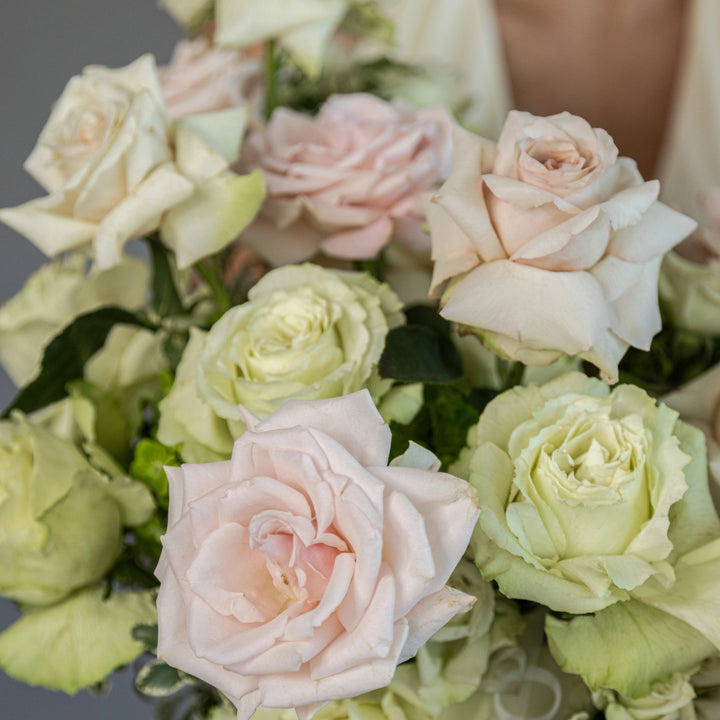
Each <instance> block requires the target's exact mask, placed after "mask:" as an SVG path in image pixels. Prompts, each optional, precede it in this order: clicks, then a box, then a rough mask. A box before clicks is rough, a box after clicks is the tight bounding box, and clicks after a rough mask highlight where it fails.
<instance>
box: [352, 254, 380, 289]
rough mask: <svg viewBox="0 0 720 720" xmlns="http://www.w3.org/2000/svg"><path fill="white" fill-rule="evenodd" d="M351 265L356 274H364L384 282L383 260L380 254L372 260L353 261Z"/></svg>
mask: <svg viewBox="0 0 720 720" xmlns="http://www.w3.org/2000/svg"><path fill="white" fill-rule="evenodd" d="M353 265H354V267H355V270H357V271H358V272H366V273H369V274H370V275H372V276H373V277H374V278H375V279H376V280H379V281H380V282H384V281H385V258H384V254H383V253H382V252H381V253H380V254H379V255H378V256H377V257H376V258H373V259H372V260H355V262H354V263H353Z"/></svg>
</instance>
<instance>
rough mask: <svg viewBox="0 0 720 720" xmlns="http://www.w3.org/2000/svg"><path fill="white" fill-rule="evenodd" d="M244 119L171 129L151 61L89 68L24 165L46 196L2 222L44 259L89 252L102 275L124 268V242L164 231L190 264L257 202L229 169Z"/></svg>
mask: <svg viewBox="0 0 720 720" xmlns="http://www.w3.org/2000/svg"><path fill="white" fill-rule="evenodd" d="M244 112H245V111H244V110H242V109H240V110H226V111H224V113H211V114H206V115H202V116H193V117H192V118H188V119H187V120H186V121H183V122H181V123H179V124H177V125H176V126H173V127H171V126H170V121H169V118H168V115H167V110H166V108H165V104H164V101H163V97H162V91H161V88H160V83H159V81H158V77H157V71H156V69H155V61H154V59H153V58H152V56H150V55H144V56H143V57H141V58H139V59H138V60H136V61H135V62H133V63H132V64H130V65H128V66H127V67H125V68H120V69H118V70H110V69H108V68H104V67H97V66H91V67H87V68H85V70H84V71H83V74H82V75H79V76H76V77H74V78H72V79H71V80H70V82H69V83H68V85H67V87H66V88H65V90H64V92H63V93H62V95H61V97H60V99H59V100H58V101H57V103H56V104H55V106H54V108H53V111H52V113H51V115H50V118H49V120H48V121H47V123H46V125H45V127H44V128H43V130H42V133H41V134H40V138H39V140H38V144H37V146H36V147H35V149H34V150H33V152H32V153H31V155H30V157H29V158H28V160H27V162H26V164H25V167H26V169H27V170H28V172H29V173H30V174H31V175H32V176H33V177H34V178H35V179H36V180H37V181H38V182H39V183H40V184H41V185H42V186H43V187H44V188H45V189H46V190H47V191H48V192H49V193H50V194H49V195H48V196H47V197H44V198H40V199H38V200H33V201H31V202H28V203H25V204H24V205H21V206H19V207H16V208H6V209H4V210H2V211H0V219H1V220H2V221H3V222H5V223H7V224H8V225H10V226H11V227H12V228H13V229H15V230H17V231H18V232H20V233H21V234H23V235H25V236H26V237H27V238H29V239H30V240H31V241H32V242H33V243H34V244H35V245H37V246H38V247H39V248H40V249H41V250H42V251H43V252H44V253H45V254H46V255H49V256H55V255H57V254H59V253H61V252H64V251H67V250H83V251H89V252H91V253H92V254H93V256H94V258H95V261H96V263H97V265H98V266H99V267H100V268H107V267H110V266H112V265H115V264H117V263H118V262H120V259H121V255H122V248H123V247H124V245H125V243H126V242H127V241H128V240H129V239H130V238H132V237H135V236H138V235H143V234H147V233H149V232H153V231H154V230H158V229H159V230H160V234H161V237H162V239H163V242H165V244H166V245H168V246H169V247H170V248H172V249H173V250H174V251H175V253H176V255H177V261H178V265H179V266H180V267H186V266H188V265H190V264H192V263H193V262H195V261H196V260H198V259H199V258H201V257H204V256H205V255H209V254H212V253H213V252H217V251H218V250H220V249H221V248H222V247H224V246H225V245H227V244H228V243H229V242H230V241H231V240H233V239H234V238H235V236H236V235H237V233H238V232H239V231H240V230H241V229H242V228H243V227H245V225H246V224H247V223H248V222H249V221H250V220H251V219H252V217H253V216H254V214H255V212H256V210H257V208H258V206H259V203H260V201H261V199H262V196H263V187H262V178H261V177H260V176H259V174H256V175H254V176H251V177H239V176H237V175H235V174H234V173H231V172H230V171H229V170H228V167H229V163H230V162H233V161H234V160H235V159H236V157H237V154H238V152H239V144H240V138H241V137H242V133H243V127H244Z"/></svg>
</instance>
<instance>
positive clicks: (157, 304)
mask: <svg viewBox="0 0 720 720" xmlns="http://www.w3.org/2000/svg"><path fill="white" fill-rule="evenodd" d="M145 240H146V242H147V244H148V247H149V248H150V254H151V255H152V262H153V278H152V307H153V310H155V312H156V313H157V314H158V315H160V317H168V316H169V315H180V314H182V313H183V312H184V311H185V308H184V306H183V302H182V298H181V297H180V293H179V292H178V289H177V285H176V284H175V277H174V275H173V271H172V265H171V262H170V251H169V250H168V249H167V248H166V247H165V246H164V245H163V244H162V243H161V242H160V239H159V237H158V234H157V233H155V234H153V235H151V236H149V237H147V238H145Z"/></svg>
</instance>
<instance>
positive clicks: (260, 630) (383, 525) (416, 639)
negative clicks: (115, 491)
mask: <svg viewBox="0 0 720 720" xmlns="http://www.w3.org/2000/svg"><path fill="white" fill-rule="evenodd" d="M246 423H247V426H248V431H247V432H246V433H245V434H244V435H242V437H240V438H239V439H238V440H237V441H236V443H235V445H234V448H233V455H232V459H231V460H230V461H227V462H218V463H212V464H208V465H184V466H182V467H181V468H167V472H168V478H169V481H170V510H169V517H168V532H167V534H166V535H165V537H164V539H163V554H162V557H161V558H160V564H159V565H158V569H157V571H156V572H157V576H158V578H159V579H160V582H161V587H160V593H159V595H158V603H157V604H158V619H159V642H158V657H160V658H162V659H164V660H165V661H166V662H168V663H169V664H171V665H173V666H176V667H178V668H180V669H182V670H184V671H186V672H188V673H190V674H192V675H194V676H196V677H199V678H201V679H203V680H205V681H206V682H208V683H210V684H211V685H214V686H215V687H217V688H218V689H219V690H221V691H222V692H223V693H224V694H225V695H227V696H228V697H229V698H230V699H231V700H232V702H233V703H234V704H235V705H236V706H237V708H238V718H240V720H245V719H247V718H249V717H250V716H251V715H252V713H253V712H254V711H255V709H256V708H257V707H258V706H259V705H260V704H261V703H262V704H263V705H265V706H267V707H296V708H298V709H299V711H300V713H301V716H305V715H307V714H308V713H310V712H312V711H314V710H315V709H317V708H318V707H319V706H320V705H322V704H324V703H326V702H328V701H330V700H336V699H340V698H347V697H351V696H354V695H358V694H359V693H362V692H366V691H369V690H373V689H375V688H380V687H383V686H384V685H387V684H388V683H389V682H390V680H391V679H392V677H393V673H394V671H395V667H396V666H397V665H398V663H401V662H403V661H404V660H407V659H408V658H410V657H412V656H413V655H414V654H415V653H416V652H417V650H418V649H419V648H420V647H421V646H422V645H423V643H425V642H426V641H427V639H428V638H429V637H430V636H431V635H432V634H433V633H434V632H435V631H436V630H437V629H439V628H440V627H441V626H442V625H443V624H445V623H446V622H447V621H448V620H450V619H451V618H452V617H453V616H454V615H456V614H457V613H460V612H465V611H467V610H468V609H469V608H470V607H471V605H472V603H473V598H472V596H469V595H466V594H464V593H462V592H460V591H457V590H452V589H450V588H449V587H447V586H445V583H446V581H447V579H448V577H449V576H450V573H451V572H452V570H453V568H454V567H455V565H456V564H457V563H458V561H459V560H460V558H461V556H462V554H463V552H464V550H465V548H466V545H467V542H468V540H469V537H470V533H471V532H472V528H473V526H474V524H475V520H476V519H477V514H478V512H479V508H478V505H477V502H476V499H475V495H474V492H473V491H472V489H471V488H470V487H469V486H468V485H467V483H465V482H464V481H460V480H458V479H457V478H455V477H452V476H450V475H447V474H445V473H438V472H435V471H434V470H436V469H437V467H438V466H439V463H438V461H437V459H436V458H435V456H434V455H432V453H430V452H428V451H426V450H424V449H422V448H420V447H419V446H417V445H413V446H411V447H410V449H409V450H408V451H407V452H406V453H405V454H404V455H403V456H402V457H401V458H398V459H397V460H395V461H393V463H392V464H391V465H390V466H388V452H389V449H390V430H389V428H388V427H387V425H385V424H384V423H383V422H382V419H381V418H380V415H379V414H378V412H377V410H376V409H375V406H374V405H373V402H372V400H371V399H370V395H369V393H368V392H367V391H362V392H359V393H355V394H353V395H347V396H344V397H340V398H333V399H330V400H316V401H305V402H300V401H295V402H289V403H287V404H285V405H284V406H283V407H282V408H281V409H280V410H277V411H276V412H275V413H273V414H272V415H271V416H269V417H268V418H267V419H265V420H258V419H257V418H255V417H253V416H252V415H251V414H249V413H246Z"/></svg>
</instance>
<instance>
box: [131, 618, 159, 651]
mask: <svg viewBox="0 0 720 720" xmlns="http://www.w3.org/2000/svg"><path fill="white" fill-rule="evenodd" d="M132 636H133V638H135V640H137V641H138V642H141V643H142V644H143V645H144V646H145V649H146V650H148V651H149V652H155V650H156V649H157V644H158V626H157V623H140V624H139V625H136V626H135V627H134V628H133V629H132Z"/></svg>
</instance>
